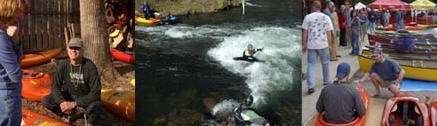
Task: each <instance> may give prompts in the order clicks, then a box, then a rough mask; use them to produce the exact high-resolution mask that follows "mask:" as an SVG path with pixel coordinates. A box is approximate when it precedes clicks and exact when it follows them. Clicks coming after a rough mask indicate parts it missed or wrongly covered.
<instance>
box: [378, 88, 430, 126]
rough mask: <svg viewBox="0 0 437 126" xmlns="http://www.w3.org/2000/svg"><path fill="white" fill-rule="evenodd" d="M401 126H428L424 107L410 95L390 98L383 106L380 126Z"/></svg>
mask: <svg viewBox="0 0 437 126" xmlns="http://www.w3.org/2000/svg"><path fill="white" fill-rule="evenodd" d="M401 125H402V126H403V125H405V126H410V125H413V126H430V119H429V113H428V109H427V107H426V105H425V104H423V103H422V102H420V101H419V99H418V98H416V97H414V96H412V95H410V94H405V95H400V96H395V97H392V98H390V99H388V100H387V101H386V103H385V106H384V111H383V114H382V118H381V126H401Z"/></svg>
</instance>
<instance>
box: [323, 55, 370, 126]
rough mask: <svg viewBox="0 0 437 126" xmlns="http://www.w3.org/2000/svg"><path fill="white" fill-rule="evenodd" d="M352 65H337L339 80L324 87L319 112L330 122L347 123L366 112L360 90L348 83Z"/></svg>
mask: <svg viewBox="0 0 437 126" xmlns="http://www.w3.org/2000/svg"><path fill="white" fill-rule="evenodd" d="M350 69H351V68H350V65H349V64H347V63H341V64H339V65H338V66H337V75H336V77H337V80H336V81H334V83H333V84H331V85H328V86H326V87H325V88H323V90H322V92H321V93H320V96H319V99H318V100H317V104H316V109H317V112H319V113H322V112H325V114H324V115H323V119H324V120H325V121H326V122H328V123H334V124H345V123H349V122H352V121H354V120H355V118H357V116H359V117H362V116H364V114H365V113H366V108H365V107H364V103H363V100H362V99H361V96H360V94H359V93H358V91H357V90H356V89H355V88H354V87H352V84H350V83H348V80H349V75H350Z"/></svg>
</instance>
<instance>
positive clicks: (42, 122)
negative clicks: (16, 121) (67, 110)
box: [21, 108, 69, 126]
mask: <svg viewBox="0 0 437 126" xmlns="http://www.w3.org/2000/svg"><path fill="white" fill-rule="evenodd" d="M21 113H22V119H23V121H24V122H21V125H22V126H69V125H68V124H66V123H63V122H61V121H59V120H56V119H53V118H50V117H48V116H44V115H41V114H38V113H36V112H34V111H32V110H29V109H26V108H22V109H21Z"/></svg>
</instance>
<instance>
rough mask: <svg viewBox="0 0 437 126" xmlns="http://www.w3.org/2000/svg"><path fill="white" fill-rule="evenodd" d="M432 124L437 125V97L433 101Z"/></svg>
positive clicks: (432, 125)
mask: <svg viewBox="0 0 437 126" xmlns="http://www.w3.org/2000/svg"><path fill="white" fill-rule="evenodd" d="M430 114H431V116H430V117H431V126H437V99H436V100H434V101H433V102H432V103H431V110H430Z"/></svg>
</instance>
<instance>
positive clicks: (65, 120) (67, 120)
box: [61, 115, 72, 124]
mask: <svg viewBox="0 0 437 126" xmlns="http://www.w3.org/2000/svg"><path fill="white" fill-rule="evenodd" d="M71 119H72V118H71V116H69V115H68V116H62V117H61V120H62V122H64V123H67V124H70V123H71V122H72V121H71Z"/></svg>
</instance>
